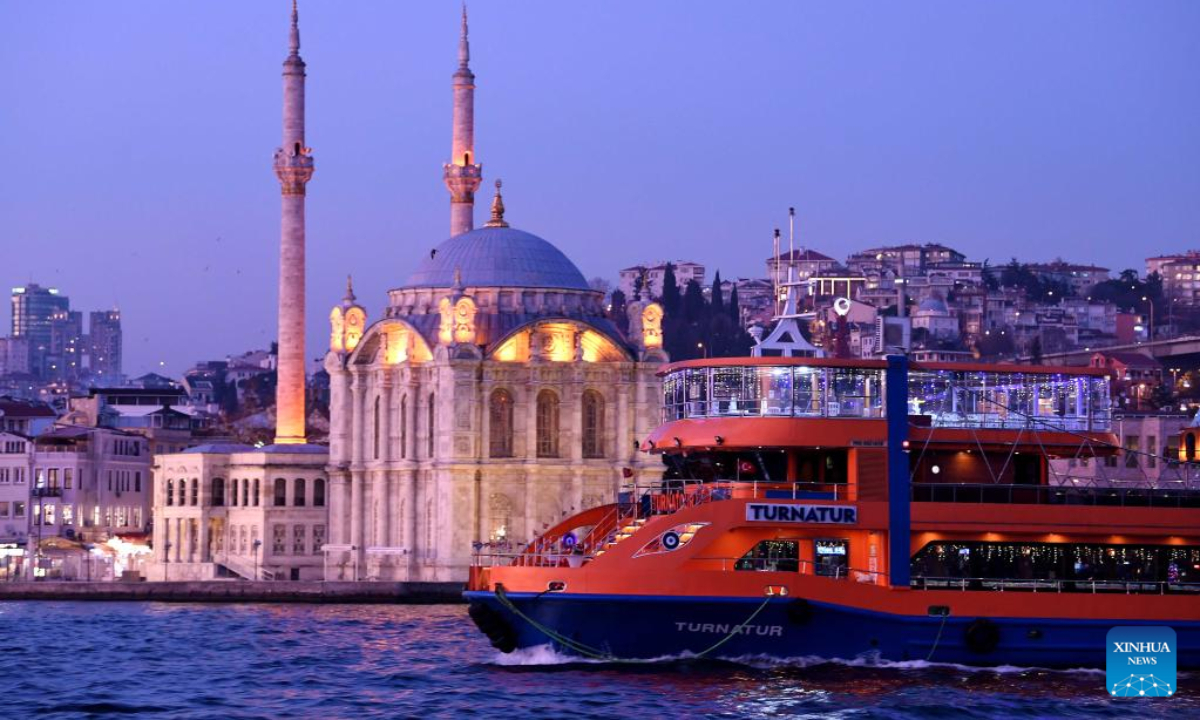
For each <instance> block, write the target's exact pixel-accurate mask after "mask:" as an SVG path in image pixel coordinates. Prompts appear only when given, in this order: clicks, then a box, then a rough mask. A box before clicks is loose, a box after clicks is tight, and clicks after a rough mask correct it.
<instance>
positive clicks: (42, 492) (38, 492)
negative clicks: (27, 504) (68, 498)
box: [32, 487, 63, 498]
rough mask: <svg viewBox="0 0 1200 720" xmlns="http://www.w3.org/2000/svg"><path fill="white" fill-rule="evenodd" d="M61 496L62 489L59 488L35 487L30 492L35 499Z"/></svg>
mask: <svg viewBox="0 0 1200 720" xmlns="http://www.w3.org/2000/svg"><path fill="white" fill-rule="evenodd" d="M62 494H63V489H62V488H60V487H35V488H33V490H32V495H33V497H35V498H39V497H40V498H47V497H62Z"/></svg>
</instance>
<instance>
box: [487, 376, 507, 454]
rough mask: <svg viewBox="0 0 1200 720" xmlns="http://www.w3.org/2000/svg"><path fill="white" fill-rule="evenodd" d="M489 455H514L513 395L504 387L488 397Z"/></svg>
mask: <svg viewBox="0 0 1200 720" xmlns="http://www.w3.org/2000/svg"><path fill="white" fill-rule="evenodd" d="M488 456H489V457H494V458H509V457H512V456H513V397H512V394H511V393H509V392H508V391H507V390H504V389H503V388H498V389H496V390H493V391H492V396H491V397H490V398H489V399H488Z"/></svg>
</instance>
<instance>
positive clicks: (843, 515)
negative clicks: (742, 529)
mask: <svg viewBox="0 0 1200 720" xmlns="http://www.w3.org/2000/svg"><path fill="white" fill-rule="evenodd" d="M746 519H747V520H749V521H753V522H788V523H840V524H843V525H853V524H855V523H857V522H858V508H856V507H854V506H853V505H782V504H778V503H750V504H749V505H747V506H746Z"/></svg>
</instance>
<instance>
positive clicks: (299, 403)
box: [275, 0, 313, 444]
mask: <svg viewBox="0 0 1200 720" xmlns="http://www.w3.org/2000/svg"><path fill="white" fill-rule="evenodd" d="M290 49H291V52H290V53H288V56H287V59H286V60H284V61H283V146H282V147H280V148H279V149H278V150H276V151H275V175H276V177H278V178H279V185H280V189H281V190H282V192H283V216H282V222H281V227H280V240H279V361H278V362H279V364H278V369H277V382H276V389H275V442H276V443H281V444H297V443H303V442H305V439H306V438H305V430H304V419H305V411H304V390H305V384H304V357H305V351H304V194H305V186H306V185H307V184H308V181H309V180H310V179H312V174H313V157H312V150H311V149H310V148H309V147H307V146H306V145H305V144H304V61H303V60H301V59H300V18H299V12H298V11H297V8H296V0H292V29H291V36H290Z"/></svg>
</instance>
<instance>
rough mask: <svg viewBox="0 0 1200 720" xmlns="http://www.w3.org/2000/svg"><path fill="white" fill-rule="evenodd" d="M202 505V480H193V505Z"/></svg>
mask: <svg viewBox="0 0 1200 720" xmlns="http://www.w3.org/2000/svg"><path fill="white" fill-rule="evenodd" d="M199 504H200V478H192V505H199Z"/></svg>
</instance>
